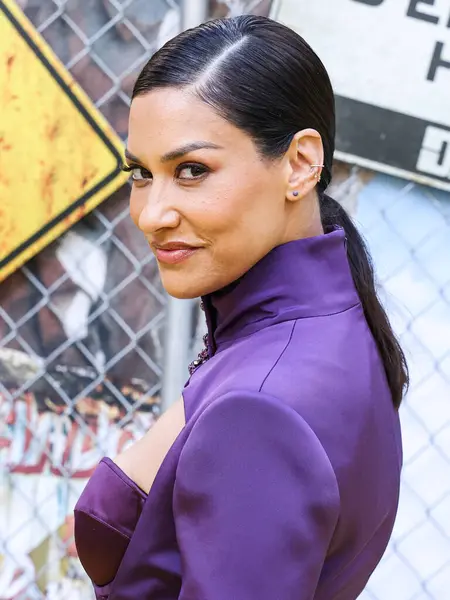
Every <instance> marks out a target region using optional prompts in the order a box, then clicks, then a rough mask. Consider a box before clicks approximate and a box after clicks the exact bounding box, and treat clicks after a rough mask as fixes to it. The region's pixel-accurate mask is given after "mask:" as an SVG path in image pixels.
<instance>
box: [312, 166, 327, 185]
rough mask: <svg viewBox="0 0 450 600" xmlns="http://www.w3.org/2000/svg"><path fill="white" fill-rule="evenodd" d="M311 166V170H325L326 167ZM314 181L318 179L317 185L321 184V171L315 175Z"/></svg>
mask: <svg viewBox="0 0 450 600" xmlns="http://www.w3.org/2000/svg"><path fill="white" fill-rule="evenodd" d="M310 166H311V170H312V169H323V168H324V167H325V165H310ZM314 179H317V183H320V179H321V172H320V171H316V172H315V173H314Z"/></svg>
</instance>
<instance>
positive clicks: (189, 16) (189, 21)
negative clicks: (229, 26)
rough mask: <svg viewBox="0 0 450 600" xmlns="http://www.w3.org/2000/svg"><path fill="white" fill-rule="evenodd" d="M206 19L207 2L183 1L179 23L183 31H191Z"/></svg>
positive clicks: (205, 0) (200, 0) (196, 0)
mask: <svg viewBox="0 0 450 600" xmlns="http://www.w3.org/2000/svg"><path fill="white" fill-rule="evenodd" d="M207 18H208V0H183V1H182V3H181V22H182V27H183V30H184V29H191V28H192V27H196V26H197V25H200V23H203V21H206V19H207Z"/></svg>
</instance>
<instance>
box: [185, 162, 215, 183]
mask: <svg viewBox="0 0 450 600" xmlns="http://www.w3.org/2000/svg"><path fill="white" fill-rule="evenodd" d="M208 171H209V169H208V168H207V167H205V166H204V165H199V164H184V165H180V166H179V167H178V170H177V177H178V179H183V180H185V181H189V180H190V181H192V180H196V179H200V178H202V177H204V176H205V175H206V173H208Z"/></svg>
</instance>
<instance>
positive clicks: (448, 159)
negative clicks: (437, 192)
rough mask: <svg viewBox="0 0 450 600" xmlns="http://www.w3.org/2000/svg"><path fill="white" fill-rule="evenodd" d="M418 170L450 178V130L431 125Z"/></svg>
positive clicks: (424, 140)
mask: <svg viewBox="0 0 450 600" xmlns="http://www.w3.org/2000/svg"><path fill="white" fill-rule="evenodd" d="M417 170H418V171H422V172H423V173H429V174H430V175H434V176H435V177H442V178H446V179H450V130H448V129H439V128H438V127H433V126H432V125H429V126H428V127H427V129H426V131H425V137H424V139H423V143H422V149H421V150H420V154H419V159H418V161H417Z"/></svg>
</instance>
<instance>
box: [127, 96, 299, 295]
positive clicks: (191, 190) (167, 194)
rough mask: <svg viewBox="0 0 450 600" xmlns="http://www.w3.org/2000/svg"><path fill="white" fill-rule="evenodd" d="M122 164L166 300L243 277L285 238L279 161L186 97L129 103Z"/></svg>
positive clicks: (285, 207) (135, 215) (210, 289)
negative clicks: (127, 170) (127, 171)
mask: <svg viewBox="0 0 450 600" xmlns="http://www.w3.org/2000/svg"><path fill="white" fill-rule="evenodd" d="M127 163H128V165H129V166H130V167H132V178H133V190H132V193H131V204H130V213H131V217H132V219H133V221H134V222H135V223H136V225H137V226H138V227H139V229H140V230H141V231H142V232H143V233H144V234H145V236H146V238H147V240H148V242H149V244H150V247H151V249H152V251H153V253H154V254H155V256H156V259H157V261H158V266H159V270H160V274H161V279H162V282H163V285H164V287H165V288H166V290H167V291H168V293H169V294H171V295H172V296H175V297H177V298H194V297H197V296H200V295H204V294H207V293H210V292H213V291H215V290H218V289H220V288H222V287H224V286H226V285H228V284H229V283H231V282H233V281H234V280H236V279H237V278H239V277H240V276H241V275H243V274H244V273H245V272H246V271H247V270H248V269H249V268H251V267H252V266H253V265H254V264H255V263H257V262H258V261H259V260H260V259H261V258H262V257H263V256H264V255H265V254H267V253H268V252H269V251H270V250H271V249H272V248H274V247H275V246H277V245H279V244H281V243H283V242H284V241H285V237H286V232H287V229H288V227H289V216H290V210H289V205H290V204H292V203H289V202H288V201H287V200H286V183H287V169H286V165H285V164H284V163H283V160H279V161H268V160H265V159H263V158H262V157H261V156H260V154H259V153H258V152H257V150H256V148H255V146H254V144H253V142H252V140H251V138H250V137H249V136H248V135H247V134H246V133H244V132H242V131H241V130H240V129H238V128H236V127H235V126H233V125H231V124H230V123H228V122H227V121H225V120H224V119H223V118H221V117H220V116H218V115H217V113H216V112H215V111H214V110H213V109H211V108H210V107H209V106H208V105H207V104H205V103H204V102H202V101H201V100H199V99H198V98H196V97H195V96H194V95H193V94H192V93H190V92H188V91H186V90H179V89H174V88H167V89H162V90H156V91H152V92H150V93H148V94H147V95H144V96H140V97H137V98H135V99H134V100H133V102H132V105H131V114H130V128H129V139H128V151H127Z"/></svg>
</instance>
